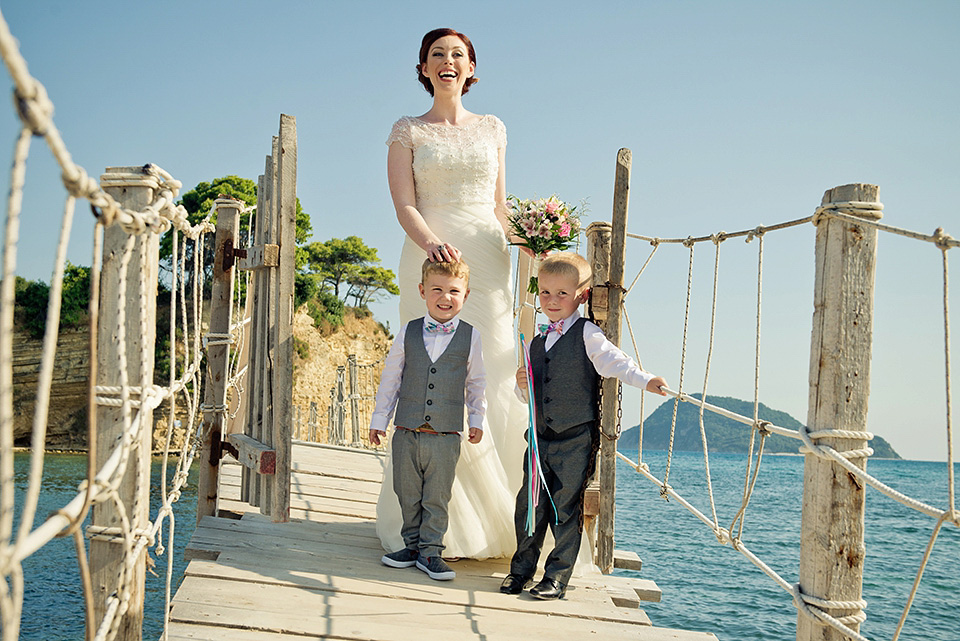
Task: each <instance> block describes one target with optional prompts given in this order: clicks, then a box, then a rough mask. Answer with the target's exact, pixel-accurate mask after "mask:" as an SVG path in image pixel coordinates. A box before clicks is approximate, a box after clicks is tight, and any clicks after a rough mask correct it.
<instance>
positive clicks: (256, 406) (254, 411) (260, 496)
mask: <svg viewBox="0 0 960 641" xmlns="http://www.w3.org/2000/svg"><path fill="white" fill-rule="evenodd" d="M296 180H297V129H296V119H295V118H294V117H293V116H287V115H281V116H280V132H279V135H278V136H276V137H274V139H273V146H272V152H271V154H270V155H269V156H267V159H266V165H265V169H264V173H263V175H262V176H260V179H259V183H258V189H257V213H256V217H255V223H254V226H253V233H252V245H251V246H250V247H249V248H247V249H246V250H241V249H237V248H235V247H234V242H235V236H236V234H235V232H234V231H233V230H234V229H236V227H235V224H236V223H235V222H231V223H230V224H229V225H228V224H224V226H223V228H222V229H223V232H222V233H221V226H220V225H219V221H218V226H217V240H216V251H217V254H216V261H215V262H216V265H215V270H216V271H215V293H214V301H212V302H211V306H212V307H213V306H214V305H216V307H215V308H214V310H219V311H212V312H211V333H212V334H214V335H217V333H218V332H221V331H226V330H225V329H224V328H228V327H230V316H229V314H230V309H231V308H232V305H231V301H232V293H231V291H230V289H229V287H230V286H229V285H227V283H231V282H232V281H233V269H235V268H236V269H240V270H247V271H250V272H252V276H251V278H250V282H249V285H248V290H247V300H248V305H247V307H246V309H247V310H248V313H249V334H248V336H249V338H248V340H247V341H245V344H246V345H247V346H248V349H247V364H246V366H245V374H244V376H243V377H242V378H241V380H240V382H239V385H238V389H243V390H245V394H246V398H245V399H244V404H243V405H242V409H240V410H239V411H238V415H239V416H238V419H237V420H236V421H235V422H234V423H233V426H232V427H231V429H230V430H229V431H230V432H232V433H229V434H227V435H226V441H224V440H223V439H222V432H223V430H222V426H223V420H224V417H225V416H226V413H227V411H226V408H227V398H226V390H225V384H224V383H225V382H224V381H223V380H222V378H223V372H224V371H225V370H222V369H215V368H214V366H213V363H212V362H211V363H210V367H209V374H208V385H209V386H208V388H207V391H208V397H207V403H206V406H205V408H206V412H207V413H206V416H207V421H208V422H209V423H210V427H209V429H208V430H207V432H206V434H207V438H206V441H205V443H204V450H203V457H202V462H203V465H202V467H201V478H200V482H199V488H198V499H197V520H198V521H199V520H200V519H202V518H203V517H204V516H206V515H210V514H216V509H217V481H218V469H219V464H220V459H221V458H222V456H223V455H224V453H226V452H229V453H231V454H233V455H234V456H235V457H236V458H237V460H239V461H240V462H241V463H242V464H243V465H244V469H243V477H242V485H241V498H242V500H244V501H246V502H248V503H250V505H253V506H259V507H260V511H261V512H262V513H263V514H266V515H269V516H271V517H272V518H273V520H274V521H278V522H281V521H287V520H289V518H290V466H291V462H290V452H291V442H292V429H293V312H294V309H293V285H294V276H295V271H296V265H295V250H296V213H297V208H296V206H297V193H296ZM231 226H232V228H231ZM215 318H216V319H217V321H218V327H217V328H214V327H213V322H214V319H215ZM211 349H213V348H212V347H211ZM223 351H224V354H220V353H219V352H217V353H216V355H217V357H218V358H223V359H225V357H226V356H225V352H226V347H224V350H223ZM213 355H214V354H211V355H210V356H211V361H212V357H213Z"/></svg>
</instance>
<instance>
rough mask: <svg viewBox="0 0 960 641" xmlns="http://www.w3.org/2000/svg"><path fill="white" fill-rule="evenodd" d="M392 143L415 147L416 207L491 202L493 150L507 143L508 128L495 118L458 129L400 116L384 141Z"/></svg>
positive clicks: (495, 159)
mask: <svg viewBox="0 0 960 641" xmlns="http://www.w3.org/2000/svg"><path fill="white" fill-rule="evenodd" d="M394 142H399V143H400V144H401V145H403V146H404V147H407V148H408V149H412V150H413V179H414V182H415V184H416V189H417V207H423V206H430V205H442V204H448V203H490V204H492V203H493V201H494V191H495V188H496V184H497V173H498V171H499V162H498V155H497V150H498V149H499V148H501V147H505V146H506V144H507V129H506V127H504V125H503V122H501V121H500V119H499V118H497V117H496V116H492V115H485V116H482V117H481V118H480V119H479V120H477V121H476V122H473V123H470V124H468V125H463V126H457V127H451V126H449V125H437V124H431V123H426V122H424V121H422V120H420V119H419V118H413V117H410V116H404V117H403V118H400V120H398V121H397V122H395V123H394V125H393V130H392V131H391V132H390V136H389V137H388V138H387V144H388V145H390V144H392V143H394Z"/></svg>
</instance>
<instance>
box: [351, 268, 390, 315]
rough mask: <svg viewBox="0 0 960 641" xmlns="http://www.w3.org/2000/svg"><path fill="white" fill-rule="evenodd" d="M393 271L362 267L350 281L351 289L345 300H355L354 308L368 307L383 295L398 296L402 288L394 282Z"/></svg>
mask: <svg viewBox="0 0 960 641" xmlns="http://www.w3.org/2000/svg"><path fill="white" fill-rule="evenodd" d="M394 278H396V275H395V274H394V273H393V270H390V269H385V268H383V267H377V266H373V265H371V266H367V267H361V268H359V269H357V270H356V272H355V273H354V274H352V275H351V276H350V278H349V280H348V284H349V286H350V289H348V290H347V295H346V296H345V298H351V297H352V298H353V299H354V307H366V306H367V303H371V302H373V301H375V300H378V299H379V298H380V296H381V295H383V294H392V295H394V296H396V295H397V294H399V293H400V288H399V287H398V286H397V284H396V283H395V282H394Z"/></svg>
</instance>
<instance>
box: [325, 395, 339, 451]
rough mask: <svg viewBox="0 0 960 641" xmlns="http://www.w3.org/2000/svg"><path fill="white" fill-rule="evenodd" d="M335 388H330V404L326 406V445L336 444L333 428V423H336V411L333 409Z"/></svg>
mask: <svg viewBox="0 0 960 641" xmlns="http://www.w3.org/2000/svg"><path fill="white" fill-rule="evenodd" d="M336 390H337V388H336V387H331V388H330V404H329V405H327V443H329V444H330V445H336V444H337V436H336V434H337V431H336V428H335V427H334V421H336V410H335V409H334V407H335V405H336Z"/></svg>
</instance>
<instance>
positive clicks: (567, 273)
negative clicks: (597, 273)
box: [540, 252, 593, 292]
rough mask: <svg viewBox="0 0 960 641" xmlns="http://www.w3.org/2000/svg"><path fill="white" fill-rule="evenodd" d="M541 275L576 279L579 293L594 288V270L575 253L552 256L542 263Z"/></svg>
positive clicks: (585, 260) (584, 259)
mask: <svg viewBox="0 0 960 641" xmlns="http://www.w3.org/2000/svg"><path fill="white" fill-rule="evenodd" d="M540 273H541V274H550V275H552V276H563V277H567V278H574V279H576V281H577V291H578V292H579V291H581V290H583V289H586V288H587V287H592V286H593V270H592V269H591V268H590V263H588V262H587V259H586V258H584V257H583V256H581V255H580V254H577V253H574V252H560V253H557V254H550V255H549V256H547V257H546V258H544V259H543V262H542V263H540Z"/></svg>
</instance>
